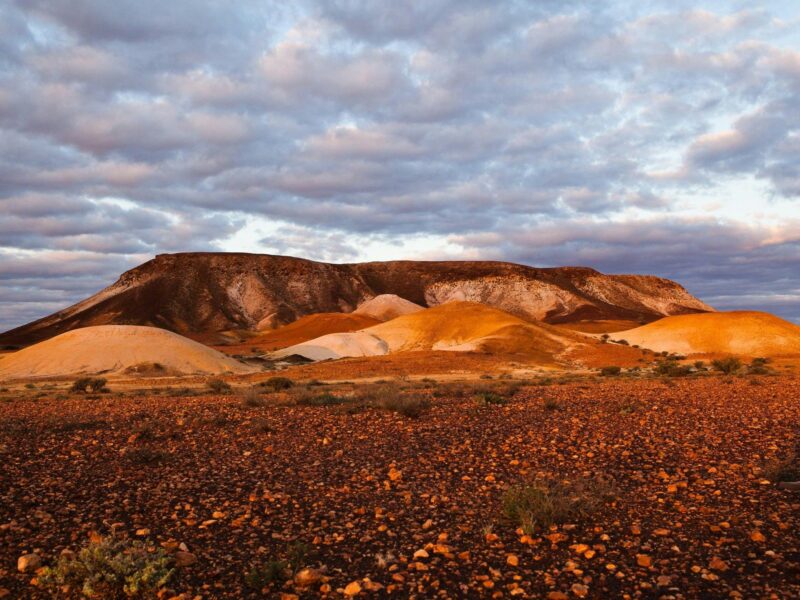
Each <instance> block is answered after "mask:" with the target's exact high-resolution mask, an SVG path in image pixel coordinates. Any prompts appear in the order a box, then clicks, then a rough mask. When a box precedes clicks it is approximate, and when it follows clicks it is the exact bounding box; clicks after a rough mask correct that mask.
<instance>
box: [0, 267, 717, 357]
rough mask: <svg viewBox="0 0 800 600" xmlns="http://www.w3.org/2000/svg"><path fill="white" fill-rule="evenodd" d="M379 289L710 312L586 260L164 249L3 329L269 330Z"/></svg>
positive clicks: (548, 312) (0, 337) (541, 314)
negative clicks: (357, 257) (96, 288)
mask: <svg viewBox="0 0 800 600" xmlns="http://www.w3.org/2000/svg"><path fill="white" fill-rule="evenodd" d="M382 294H394V295H396V296H399V297H400V298H403V299H405V300H408V301H409V302H413V303H416V304H419V305H420V306H423V307H430V306H435V305H438V304H442V303H444V302H447V301H451V300H460V301H469V302H479V303H482V304H486V305H489V306H493V307H495V308H499V309H501V310H504V311H506V312H508V313H511V314H513V315H515V316H518V317H520V318H523V319H528V320H532V319H535V320H542V321H545V322H547V323H563V322H570V321H576V320H581V319H628V320H635V321H639V322H643V323H646V322H649V321H652V320H655V319H658V318H660V317H663V316H665V315H676V314H685V313H694V312H702V311H710V310H712V309H711V307H709V306H707V305H706V304H704V303H703V302H701V301H700V300H698V299H697V298H695V297H693V296H692V295H691V294H689V293H688V292H687V291H686V290H685V289H684V288H683V287H682V286H680V285H679V284H677V283H675V282H673V281H670V280H668V279H662V278H660V277H654V276H649V275H604V274H603V273H600V272H598V271H595V270H594V269H589V268H584V267H557V268H547V269H540V268H534V267H528V266H524V265H517V264H513V263H504V262H488V261H463V262H460V261H449V262H423V261H391V262H368V263H356V264H328V263H322V262H314V261H310V260H305V259H301V258H293V257H289V256H272V255H266V254H239V253H181V254H162V255H159V256H157V257H155V258H154V259H152V260H149V261H147V262H146V263H144V264H142V265H140V266H138V267H136V268H134V269H131V270H130V271H127V272H126V273H124V274H123V275H122V276H121V277H120V278H119V280H118V281H117V282H116V283H114V284H113V285H111V286H109V287H107V288H106V289H104V290H102V291H101V292H99V293H97V294H95V295H94V296H91V297H90V298H87V299H86V300H83V301H82V302H79V303H77V304H75V305H73V306H71V307H69V308H66V309H64V310H61V311H59V312H57V313H55V314H53V315H50V316H48V317H44V318H43V319H39V320H38V321H34V322H32V323H29V324H27V325H23V326H22V327H18V328H16V329H12V330H11V331H8V332H6V333H3V334H0V344H2V345H10V344H17V345H27V344H31V343H34V342H37V341H41V340H44V339H47V338H50V337H53V336H55V335H58V334H60V333H64V332H65V331H69V330H71V329H75V328H78V327H86V326H91V325H107V324H120V325H149V326H155V327H162V328H165V329H169V330H171V331H175V332H178V333H181V334H187V335H191V334H195V335H197V334H206V333H210V332H218V331H226V330H232V329H246V330H259V331H260V330H266V329H271V328H274V327H278V326H280V325H285V324H288V323H291V322H293V321H295V320H297V319H299V318H300V317H303V316H305V315H309V314H314V313H325V312H352V311H354V310H355V309H356V308H357V307H358V306H359V305H360V304H362V303H364V302H365V301H367V300H370V299H371V298H374V297H376V296H380V295H382Z"/></svg>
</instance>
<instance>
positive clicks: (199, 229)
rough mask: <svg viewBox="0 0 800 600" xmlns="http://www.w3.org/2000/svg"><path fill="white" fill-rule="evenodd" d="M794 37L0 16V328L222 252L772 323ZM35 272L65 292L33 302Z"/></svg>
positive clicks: (601, 27)
mask: <svg viewBox="0 0 800 600" xmlns="http://www.w3.org/2000/svg"><path fill="white" fill-rule="evenodd" d="M798 17H800V13H798V9H797V8H796V7H792V6H788V5H787V4H786V3H781V2H778V1H772V0H768V1H767V2H763V3H760V4H759V8H758V9H747V10H738V9H736V8H731V7H729V6H727V5H726V4H725V3H720V2H715V1H711V0H709V1H707V2H700V3H696V2H695V3H687V2H683V1H679V2H666V1H665V0H648V1H646V2H641V3H630V2H622V1H621V0H615V1H613V2H603V3H600V2H588V1H584V0H558V1H556V0H542V1H539V2H528V3H524V2H499V3H485V2H477V1H472V0H468V1H458V2H456V1H455V0H432V1H431V2H428V3H425V4H424V7H423V5H421V4H419V3H417V2H411V1H406V0H399V1H398V2H393V3H389V4H387V3H385V2H377V1H373V0H330V1H326V2H318V1H316V0H302V1H301V2H298V3H288V4H287V3H277V2H266V3H265V2H255V1H249V0H243V1H242V2H237V3H235V4H233V5H232V4H231V3H228V2H222V1H218V0H208V1H203V2H195V1H191V2H190V1H188V0H175V1H174V2H168V3H164V2H159V3H156V2H153V1H152V0H137V1H133V0H122V1H120V2H115V3H113V5H112V4H109V3H108V2H101V1H100V0H71V1H69V2H68V1H66V0H25V1H23V0H14V1H12V2H6V3H3V4H0V244H2V245H0V252H2V256H0V260H2V263H3V264H2V266H3V267H4V268H7V269H13V268H14V265H21V266H22V267H21V268H23V270H26V272H27V274H26V275H24V276H23V275H19V276H16V275H15V276H14V277H13V282H12V279H8V280H7V281H10V282H12V283H9V285H7V286H6V288H5V292H0V312H2V314H3V317H2V319H3V320H4V323H5V325H6V326H11V325H13V324H19V322H18V321H19V320H20V319H27V318H30V317H32V316H41V315H43V314H44V313H45V312H48V311H49V310H51V308H52V307H53V306H54V305H56V304H59V303H60V305H63V304H64V303H68V302H71V301H73V300H78V299H80V298H81V297H82V296H83V295H86V294H87V293H89V292H90V291H92V290H95V289H96V288H97V287H102V285H104V284H106V283H110V282H111V281H112V280H113V279H114V278H115V277H116V275H118V273H119V271H120V270H122V269H124V268H127V267H129V266H132V265H134V264H136V262H140V261H142V260H144V259H146V258H147V257H149V256H151V255H153V254H155V253H158V252H165V251H173V250H189V249H198V250H213V249H215V248H220V247H225V248H229V249H238V248H237V247H236V243H239V240H243V241H242V242H241V243H242V244H244V245H245V246H244V247H242V248H241V249H247V250H254V251H258V250H270V251H275V252H287V253H298V254H303V255H307V256H309V257H311V258H319V259H326V260H336V259H340V260H341V259H346V260H360V259H365V260H369V259H371V258H373V256H372V255H371V254H370V253H371V252H383V253H384V254H381V257H384V258H388V257H395V258H413V257H414V256H425V257H430V256H434V255H441V256H445V255H446V256H449V257H452V258H460V257H470V258H480V257H485V258H500V259H508V260H518V261H523V262H529V263H535V264H562V263H571V264H576V263H586V264H590V265H592V266H597V267H599V268H604V269H608V270H614V271H620V270H623V271H634V270H636V271H641V272H652V273H656V274H661V275H669V276H672V277H674V278H676V279H678V280H679V281H684V282H687V283H688V284H690V288H691V289H692V290H693V291H696V292H697V293H700V294H701V295H705V296H707V297H705V299H706V300H709V301H711V302H712V303H713V302H715V301H716V302H717V303H718V304H719V305H720V306H722V307H724V306H737V307H738V306H741V302H742V301H741V300H737V299H736V298H735V297H734V296H735V294H733V293H732V292H731V290H740V291H741V293H742V298H747V302H750V301H752V302H754V303H755V304H754V305H755V306H761V307H774V308H775V310H777V311H778V312H779V313H780V314H784V315H790V316H791V315H794V313H795V312H796V311H794V310H793V309H792V308H791V302H790V301H788V300H787V298H794V297H796V294H797V283H796V281H795V280H794V279H793V277H792V275H791V268H790V266H789V265H791V264H793V263H794V264H796V263H797V259H798V258H800V251H798V246H797V240H795V239H793V238H792V236H791V235H790V234H791V231H790V230H789V229H787V227H788V224H790V223H791V224H795V223H796V222H797V220H798V219H800V208H799V207H798V205H797V197H798V195H800V178H798V174H797V169H796V165H797V164H798V160H800V112H798V111H797V106H798V105H800V47H798V44H797V37H796V31H797V23H798V22H800V21H798ZM253 224H255V225H253ZM781 224H782V225H781ZM278 225H279V226H278ZM253 227H255V228H256V229H258V228H259V227H260V228H261V229H263V230H264V231H265V232H269V233H268V234H267V233H263V234H258V235H255V234H253V235H250V234H249V233H248V232H250V231H251V229H252V228H253ZM776 227H777V229H776ZM776 240H778V241H776ZM392 253H394V254H392ZM459 253H460V254H459ZM48 261H57V263H58V269H56V271H58V270H59V269H61V270H62V271H63V272H65V273H68V272H69V269H71V268H72V267H75V268H76V269H78V270H80V273H76V274H74V275H69V276H66V277H64V278H63V283H59V284H57V285H58V286H61V287H59V288H58V290H54V289H53V286H54V285H55V284H54V281H53V277H52V273H53V272H54V271H53V270H52V269H50V268H49V267H48V266H47V263H48ZM9 265H11V266H9ZM93 269H94V271H93ZM0 276H1V275H0ZM9 277H10V276H9ZM42 289H47V290H49V291H51V292H52V296H51V297H52V298H54V300H53V301H52V302H48V301H47V299H46V298H43V296H42V294H41V293H40V292H38V291H37V290H42ZM726 290H727V291H726ZM26 298H30V300H29V301H26ZM0 325H2V324H0Z"/></svg>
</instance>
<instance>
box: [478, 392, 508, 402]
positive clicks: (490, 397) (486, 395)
mask: <svg viewBox="0 0 800 600" xmlns="http://www.w3.org/2000/svg"><path fill="white" fill-rule="evenodd" d="M476 398H477V400H478V402H479V403H481V404H489V405H501V404H508V398H506V397H505V396H501V395H500V394H497V393H495V392H492V391H483V392H478V395H477V396H476Z"/></svg>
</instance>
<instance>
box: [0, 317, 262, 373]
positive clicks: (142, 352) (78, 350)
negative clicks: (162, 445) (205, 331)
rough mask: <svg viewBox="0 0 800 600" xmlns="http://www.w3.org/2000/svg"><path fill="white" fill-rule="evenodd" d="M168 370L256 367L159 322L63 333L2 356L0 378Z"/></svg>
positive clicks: (226, 370)
mask: <svg viewBox="0 0 800 600" xmlns="http://www.w3.org/2000/svg"><path fill="white" fill-rule="evenodd" d="M155 364H157V365H158V367H159V368H160V369H161V370H163V372H164V374H165V375H166V374H169V375H178V374H187V375H188V374H194V373H200V374H221V373H249V372H251V371H253V369H252V368H251V367H249V366H247V365H244V364H242V363H240V362H238V361H236V360H234V359H232V358H230V357H228V356H225V355H224V354H221V353H219V352H217V351H216V350H212V349H211V348H208V347H206V346H204V345H202V344H200V343H198V342H195V341H192V340H190V339H188V338H185V337H183V336H181V335H178V334H177V333H173V332H171V331H167V330H166V329H159V328H157V327H142V326H135V325H98V326H96V327H83V328H81V329H73V330H72V331H68V332H66V333H62V334H61V335H58V336H56V337H54V338H51V339H49V340H46V341H44V342H39V343H38V344H34V345H33V346H29V347H27V348H24V349H22V350H20V351H18V352H15V353H14V354H9V355H6V356H3V357H2V358H0V379H22V378H34V377H73V376H76V375H96V374H108V375H114V374H124V373H125V372H126V371H127V372H129V373H130V372H133V371H137V370H139V369H140V368H141V367H142V366H145V370H148V371H152V370H153V367H154V365H155Z"/></svg>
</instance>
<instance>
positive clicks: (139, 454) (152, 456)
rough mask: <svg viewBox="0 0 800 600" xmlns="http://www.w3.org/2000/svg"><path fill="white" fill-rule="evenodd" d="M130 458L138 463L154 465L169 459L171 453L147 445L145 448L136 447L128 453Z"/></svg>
mask: <svg viewBox="0 0 800 600" xmlns="http://www.w3.org/2000/svg"><path fill="white" fill-rule="evenodd" d="M126 456H127V457H128V460H129V461H131V462H132V463H134V464H136V465H142V466H153V465H159V464H161V463H163V462H165V461H166V460H167V458H168V457H169V455H168V454H167V453H166V452H164V451H162V450H158V449H157V448H150V447H148V446H145V447H143V448H134V449H132V450H129V451H128V452H127V453H126Z"/></svg>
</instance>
